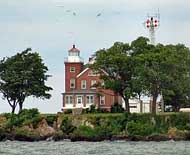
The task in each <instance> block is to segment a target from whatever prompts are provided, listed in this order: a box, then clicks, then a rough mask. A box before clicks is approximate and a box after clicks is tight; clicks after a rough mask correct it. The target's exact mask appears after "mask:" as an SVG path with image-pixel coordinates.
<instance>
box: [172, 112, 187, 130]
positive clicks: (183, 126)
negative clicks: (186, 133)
mask: <svg viewBox="0 0 190 155" xmlns="http://www.w3.org/2000/svg"><path fill="white" fill-rule="evenodd" d="M170 117H171V121H170V123H171V124H170V125H171V127H176V128H177V129H179V130H190V114H189V113H176V114H172V115H171V116H170Z"/></svg>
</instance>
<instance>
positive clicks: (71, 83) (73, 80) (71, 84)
mask: <svg viewBox="0 0 190 155" xmlns="http://www.w3.org/2000/svg"><path fill="white" fill-rule="evenodd" d="M70 88H75V79H71V80H70Z"/></svg>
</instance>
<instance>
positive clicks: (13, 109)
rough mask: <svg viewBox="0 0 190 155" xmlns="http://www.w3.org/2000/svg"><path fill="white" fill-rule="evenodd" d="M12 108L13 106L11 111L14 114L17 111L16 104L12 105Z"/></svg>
mask: <svg viewBox="0 0 190 155" xmlns="http://www.w3.org/2000/svg"><path fill="white" fill-rule="evenodd" d="M11 108H12V111H11V113H12V114H14V113H15V109H16V106H11Z"/></svg>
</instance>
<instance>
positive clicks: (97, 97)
mask: <svg viewBox="0 0 190 155" xmlns="http://www.w3.org/2000/svg"><path fill="white" fill-rule="evenodd" d="M93 61H94V60H93V59H91V60H89V62H88V63H87V64H86V65H84V62H83V60H82V58H81V57H80V51H79V50H78V49H77V48H76V47H75V45H73V47H72V49H70V50H69V51H68V57H67V59H66V60H65V93H63V94H62V95H63V108H62V110H63V111H66V110H68V109H74V108H84V109H85V108H89V107H90V105H95V106H96V107H98V108H100V109H105V110H107V111H110V108H111V105H112V104H114V103H116V102H118V103H122V99H121V97H119V96H118V95H116V94H115V93H114V92H113V91H111V90H105V89H102V88H97V87H95V85H96V84H98V83H99V84H100V83H101V84H103V81H101V80H100V77H99V74H98V73H97V72H96V71H94V70H92V69H91V68H89V67H88V64H89V63H93Z"/></svg>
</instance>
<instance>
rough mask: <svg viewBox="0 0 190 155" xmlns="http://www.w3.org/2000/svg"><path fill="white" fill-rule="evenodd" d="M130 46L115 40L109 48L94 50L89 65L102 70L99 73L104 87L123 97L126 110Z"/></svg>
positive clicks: (129, 82)
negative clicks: (92, 58)
mask: <svg viewBox="0 0 190 155" xmlns="http://www.w3.org/2000/svg"><path fill="white" fill-rule="evenodd" d="M129 55H130V46H129V44H124V43H121V42H116V43H115V44H114V45H113V46H112V47H110V48H109V49H102V50H99V51H97V52H96V61H95V63H94V64H93V65H92V66H91V67H92V68H94V69H96V70H99V71H100V73H102V71H104V73H106V74H101V78H102V79H103V80H104V84H105V88H106V89H111V90H113V91H115V92H117V93H119V95H120V96H121V97H122V98H123V99H124V101H125V106H126V110H127V112H130V111H129V98H130V97H131V95H132V90H131V69H132V64H131V61H130V56H129Z"/></svg>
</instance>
